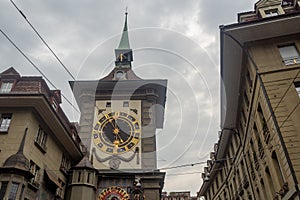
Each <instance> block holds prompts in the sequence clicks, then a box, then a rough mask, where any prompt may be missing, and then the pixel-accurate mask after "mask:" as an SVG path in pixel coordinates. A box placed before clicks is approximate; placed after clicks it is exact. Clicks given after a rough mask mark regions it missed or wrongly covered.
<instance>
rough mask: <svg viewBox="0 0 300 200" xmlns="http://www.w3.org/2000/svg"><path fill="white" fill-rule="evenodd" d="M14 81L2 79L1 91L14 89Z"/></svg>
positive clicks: (7, 91)
mask: <svg viewBox="0 0 300 200" xmlns="http://www.w3.org/2000/svg"><path fill="white" fill-rule="evenodd" d="M13 84H14V82H13V81H2V83H1V88H0V92H1V93H9V92H10V91H11V89H12V86H13Z"/></svg>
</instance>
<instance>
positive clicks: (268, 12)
mask: <svg viewBox="0 0 300 200" xmlns="http://www.w3.org/2000/svg"><path fill="white" fill-rule="evenodd" d="M265 15H266V17H273V16H277V15H279V12H278V9H277V8H274V9H270V10H265Z"/></svg>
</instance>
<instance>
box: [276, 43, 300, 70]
mask: <svg viewBox="0 0 300 200" xmlns="http://www.w3.org/2000/svg"><path fill="white" fill-rule="evenodd" d="M288 47H291V48H293V49H290V50H289V51H290V52H291V54H293V53H295V54H297V55H292V56H285V55H284V54H286V53H287V52H284V51H283V49H284V48H288ZM277 48H278V51H279V54H280V56H281V58H282V62H283V63H284V65H285V66H289V65H295V64H300V52H299V49H298V48H297V46H296V44H295V43H291V44H285V45H278V47H277Z"/></svg>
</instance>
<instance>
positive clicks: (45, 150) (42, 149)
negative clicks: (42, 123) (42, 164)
mask: <svg viewBox="0 0 300 200" xmlns="http://www.w3.org/2000/svg"><path fill="white" fill-rule="evenodd" d="M34 145H35V146H36V147H37V148H38V149H39V150H40V151H41V152H42V153H43V154H45V153H46V152H47V148H46V147H43V146H41V145H40V144H39V143H37V142H36V141H34Z"/></svg>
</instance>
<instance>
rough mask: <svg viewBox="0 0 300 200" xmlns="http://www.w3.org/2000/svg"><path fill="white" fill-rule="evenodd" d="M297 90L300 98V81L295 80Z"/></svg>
mask: <svg viewBox="0 0 300 200" xmlns="http://www.w3.org/2000/svg"><path fill="white" fill-rule="evenodd" d="M294 86H295V90H296V92H297V93H298V97H299V98H300V82H295V83H294Z"/></svg>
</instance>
